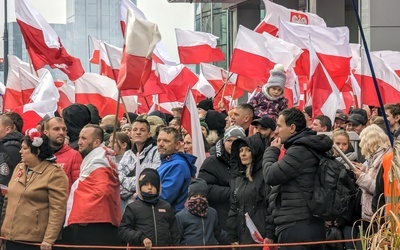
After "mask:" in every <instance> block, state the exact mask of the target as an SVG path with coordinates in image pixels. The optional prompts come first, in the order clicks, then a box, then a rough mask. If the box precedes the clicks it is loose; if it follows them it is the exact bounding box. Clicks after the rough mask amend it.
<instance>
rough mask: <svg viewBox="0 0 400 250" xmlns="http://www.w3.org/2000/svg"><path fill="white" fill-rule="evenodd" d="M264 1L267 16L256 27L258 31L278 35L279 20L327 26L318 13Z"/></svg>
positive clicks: (267, 0)
mask: <svg viewBox="0 0 400 250" xmlns="http://www.w3.org/2000/svg"><path fill="white" fill-rule="evenodd" d="M263 2H264V6H265V18H264V20H262V21H261V23H260V24H259V25H258V26H257V27H256V28H255V31H256V32H258V33H263V32H267V33H269V34H271V35H273V36H276V35H277V33H278V28H279V20H284V21H287V22H293V23H301V24H309V25H317V26H324V27H326V23H325V21H324V19H322V18H321V17H319V16H318V15H316V14H313V13H306V12H302V11H297V10H292V9H288V8H286V7H284V6H282V5H279V4H276V3H273V2H271V1H270V0H263Z"/></svg>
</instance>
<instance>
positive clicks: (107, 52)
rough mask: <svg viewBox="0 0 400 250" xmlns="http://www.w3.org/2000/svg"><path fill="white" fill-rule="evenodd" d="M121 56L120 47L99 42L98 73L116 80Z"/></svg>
mask: <svg viewBox="0 0 400 250" xmlns="http://www.w3.org/2000/svg"><path fill="white" fill-rule="evenodd" d="M121 58H122V49H121V48H118V47H116V46H113V45H110V44H107V43H105V42H101V43H100V75H103V76H107V77H109V78H110V79H113V80H114V81H117V78H118V74H119V68H120V66H121V65H120V63H121Z"/></svg>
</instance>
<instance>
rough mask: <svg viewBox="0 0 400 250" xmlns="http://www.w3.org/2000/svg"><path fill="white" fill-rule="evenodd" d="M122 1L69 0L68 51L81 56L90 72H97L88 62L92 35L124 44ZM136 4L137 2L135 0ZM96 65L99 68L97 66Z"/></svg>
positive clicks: (112, 42)
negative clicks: (121, 24)
mask: <svg viewBox="0 0 400 250" xmlns="http://www.w3.org/2000/svg"><path fill="white" fill-rule="evenodd" d="M119 2H120V0H67V40H66V48H67V49H68V52H69V53H70V54H72V55H74V56H76V57H79V58H80V59H81V62H82V65H83V67H84V68H85V70H86V71H87V72H89V71H92V72H97V69H95V68H94V67H92V65H89V58H90V52H91V50H92V49H93V45H92V44H91V42H90V41H89V36H92V37H94V38H96V39H98V40H102V41H104V42H106V43H109V44H112V45H115V46H118V47H122V46H123V43H124V40H123V37H122V33H121V28H120V7H119V6H120V4H119ZM132 2H133V3H135V4H136V1H135V0H133V1H132ZM96 68H97V67H96Z"/></svg>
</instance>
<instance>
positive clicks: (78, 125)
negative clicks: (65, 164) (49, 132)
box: [62, 103, 92, 150]
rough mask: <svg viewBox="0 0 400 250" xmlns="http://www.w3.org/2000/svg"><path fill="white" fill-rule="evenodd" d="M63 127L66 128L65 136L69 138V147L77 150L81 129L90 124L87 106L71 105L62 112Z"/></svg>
mask: <svg viewBox="0 0 400 250" xmlns="http://www.w3.org/2000/svg"><path fill="white" fill-rule="evenodd" d="M62 117H63V118H64V122H65V125H66V126H67V135H68V137H69V144H68V145H69V146H70V147H71V148H73V149H75V150H78V139H79V133H80V132H81V130H82V128H83V127H84V126H85V125H86V124H88V123H90V122H91V120H92V118H91V113H90V110H89V108H88V107H87V106H85V105H83V104H78V103H75V104H71V105H70V106H68V107H66V108H65V109H63V111H62Z"/></svg>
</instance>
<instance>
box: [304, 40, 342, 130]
mask: <svg viewBox="0 0 400 250" xmlns="http://www.w3.org/2000/svg"><path fill="white" fill-rule="evenodd" d="M309 45H310V48H309V51H310V83H309V86H310V90H311V91H310V92H311V95H312V96H311V98H312V114H313V117H315V116H317V115H326V116H328V117H329V118H330V119H331V121H332V124H333V122H334V120H335V114H336V110H337V109H339V108H340V101H341V97H340V92H339V89H338V88H337V86H336V84H335V83H334V82H333V81H332V79H331V77H330V76H329V73H328V71H327V70H326V69H325V67H324V65H323V63H322V62H321V61H320V60H319V59H318V56H317V53H316V52H315V49H314V46H313V43H312V42H311V39H310V41H309Z"/></svg>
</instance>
